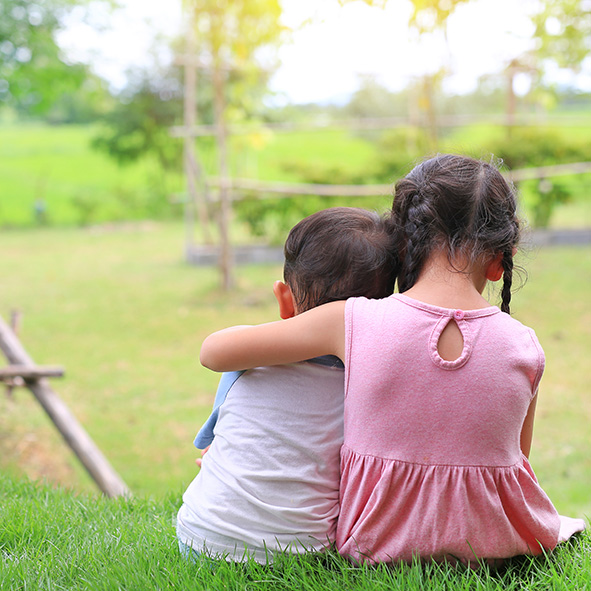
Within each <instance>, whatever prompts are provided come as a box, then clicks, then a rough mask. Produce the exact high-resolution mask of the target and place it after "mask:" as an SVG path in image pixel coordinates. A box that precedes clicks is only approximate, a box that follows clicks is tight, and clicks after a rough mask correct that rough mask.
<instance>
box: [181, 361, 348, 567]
mask: <svg viewBox="0 0 591 591" xmlns="http://www.w3.org/2000/svg"><path fill="white" fill-rule="evenodd" d="M224 377H227V374H226V375H225V376H224ZM343 378H344V372H343V366H342V364H341V363H340V361H339V360H338V359H336V358H319V359H314V360H310V361H307V362H302V363H297V364H291V365H283V366H275V367H262V368H256V369H252V370H248V371H246V372H240V373H239V374H234V376H232V379H230V380H226V382H227V383H229V384H230V387H229V389H228V390H227V392H223V393H222V395H221V396H220V392H218V396H217V397H216V407H217V408H216V409H215V410H214V415H215V414H216V413H217V415H218V416H217V421H215V419H214V422H215V426H214V427H213V434H214V439H213V443H212V445H211V448H210V450H209V452H208V453H207V454H206V455H205V456H204V458H203V465H202V468H201V471H200V472H199V474H198V475H197V477H196V478H195V479H194V480H193V482H192V483H191V484H190V485H189V487H188V489H187V491H186V492H185V494H184V495H183V505H182V506H181V508H180V510H179V512H178V516H177V535H178V538H179V540H180V541H181V542H183V543H185V544H187V545H188V546H191V547H193V549H194V550H196V551H197V552H200V553H207V554H209V555H214V556H218V557H225V558H226V559H228V560H237V561H239V560H243V559H245V557H246V555H248V556H251V557H252V558H254V559H255V560H257V561H258V562H262V563H267V562H271V561H272V551H273V550H288V551H291V552H296V553H299V552H304V551H306V550H321V549H323V548H324V547H326V546H327V544H328V543H330V542H332V541H333V540H334V538H335V535H336V521H337V517H338V513H339V453H340V449H341V445H342V442H343ZM220 398H221V400H220ZM211 422H212V420H211V419H210V421H208V423H211ZM206 426H207V425H206ZM202 431H203V430H202ZM208 443H209V439H208V437H207V436H206V435H204V433H203V432H200V434H199V435H198V437H197V440H196V444H198V445H199V446H200V447H201V446H205V445H207V444H208Z"/></svg>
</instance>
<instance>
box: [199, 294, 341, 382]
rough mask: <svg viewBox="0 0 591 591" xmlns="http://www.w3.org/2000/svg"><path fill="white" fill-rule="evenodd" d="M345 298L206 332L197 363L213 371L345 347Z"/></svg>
mask: <svg viewBox="0 0 591 591" xmlns="http://www.w3.org/2000/svg"><path fill="white" fill-rule="evenodd" d="M344 313H345V302H344V301H341V302H332V303H330V304H325V305H323V306H319V307H318V308H314V309H312V310H308V311H307V312H304V313H302V314H299V315H297V316H295V317H294V318H289V319H287V320H280V321H277V322H270V323H267V324H259V325H257V326H239V327H233V328H228V329H225V330H220V331H218V332H215V333H213V334H211V335H209V336H208V337H207V338H206V339H205V341H203V345H202V346H201V353H200V360H201V364H202V365H204V366H205V367H207V368H209V369H212V370H214V371H235V370H240V369H250V368H253V367H260V366H264V365H280V364H283V363H295V362H297V361H303V360H305V359H310V358H312V357H318V356H319V355H336V356H337V357H340V358H341V359H343V356H344V351H345V327H344Z"/></svg>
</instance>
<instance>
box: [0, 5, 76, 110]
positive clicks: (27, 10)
mask: <svg viewBox="0 0 591 591" xmlns="http://www.w3.org/2000/svg"><path fill="white" fill-rule="evenodd" d="M73 3H74V1H73V0H46V1H44V2H29V1H28V0H0V101H1V103H4V104H5V105H9V106H11V107H14V108H16V109H17V110H18V111H19V112H20V113H21V114H27V115H43V114H46V113H47V112H48V111H49V110H50V109H51V108H52V107H53V106H54V104H55V103H56V102H58V101H59V100H60V99H62V97H63V96H64V95H67V94H69V93H79V92H80V88H81V87H82V85H83V81H84V79H85V77H86V68H85V67H84V66H82V65H79V64H68V63H66V62H65V61H64V60H63V57H62V55H61V53H60V50H59V48H58V46H57V44H56V41H55V36H56V33H57V31H58V30H59V28H60V23H61V19H62V18H63V16H64V15H65V14H66V12H67V10H68V9H69V7H71V5H72V4H73Z"/></svg>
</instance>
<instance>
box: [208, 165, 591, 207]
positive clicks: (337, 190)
mask: <svg viewBox="0 0 591 591" xmlns="http://www.w3.org/2000/svg"><path fill="white" fill-rule="evenodd" d="M585 173H591V162H575V163H572V164H556V165H553V166H539V167H534V168H520V169H518V170H512V171H506V172H503V174H504V176H505V177H506V178H507V179H510V180H512V181H513V182H515V183H518V182H521V181H526V180H532V179H546V178H552V177H557V176H565V175H572V174H585ZM208 182H209V184H210V186H212V187H218V186H219V185H220V180H219V179H218V178H215V177H213V178H210V179H208ZM229 182H230V183H231V190H232V191H233V192H234V195H233V200H234V201H239V200H240V199H243V198H244V195H245V194H248V193H262V194H263V195H264V194H273V195H279V196H284V197H291V196H293V195H317V196H320V197H376V196H379V195H391V194H392V187H393V185H392V184H380V185H321V184H310V183H283V182H275V181H260V180H253V179H243V178H233V179H230V180H229Z"/></svg>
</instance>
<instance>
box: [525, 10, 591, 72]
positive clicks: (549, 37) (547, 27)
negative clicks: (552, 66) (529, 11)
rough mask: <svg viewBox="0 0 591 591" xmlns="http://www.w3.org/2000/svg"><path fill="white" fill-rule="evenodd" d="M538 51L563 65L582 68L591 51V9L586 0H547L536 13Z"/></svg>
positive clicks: (544, 57) (535, 35)
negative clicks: (590, 43) (590, 40)
mask: <svg viewBox="0 0 591 591" xmlns="http://www.w3.org/2000/svg"><path fill="white" fill-rule="evenodd" d="M532 21H533V24H534V26H535V31H534V38H535V39H537V41H538V45H537V48H536V54H537V56H538V58H539V59H541V60H551V61H553V62H555V63H556V64H557V65H558V66H559V67H562V68H570V69H574V70H580V68H581V65H582V62H583V60H584V59H585V58H586V57H587V56H588V55H589V53H590V51H591V47H590V46H589V37H590V36H591V10H589V3H588V2H587V1H586V0H543V1H542V2H541V3H540V10H539V12H537V13H536V14H534V16H533V17H532Z"/></svg>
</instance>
